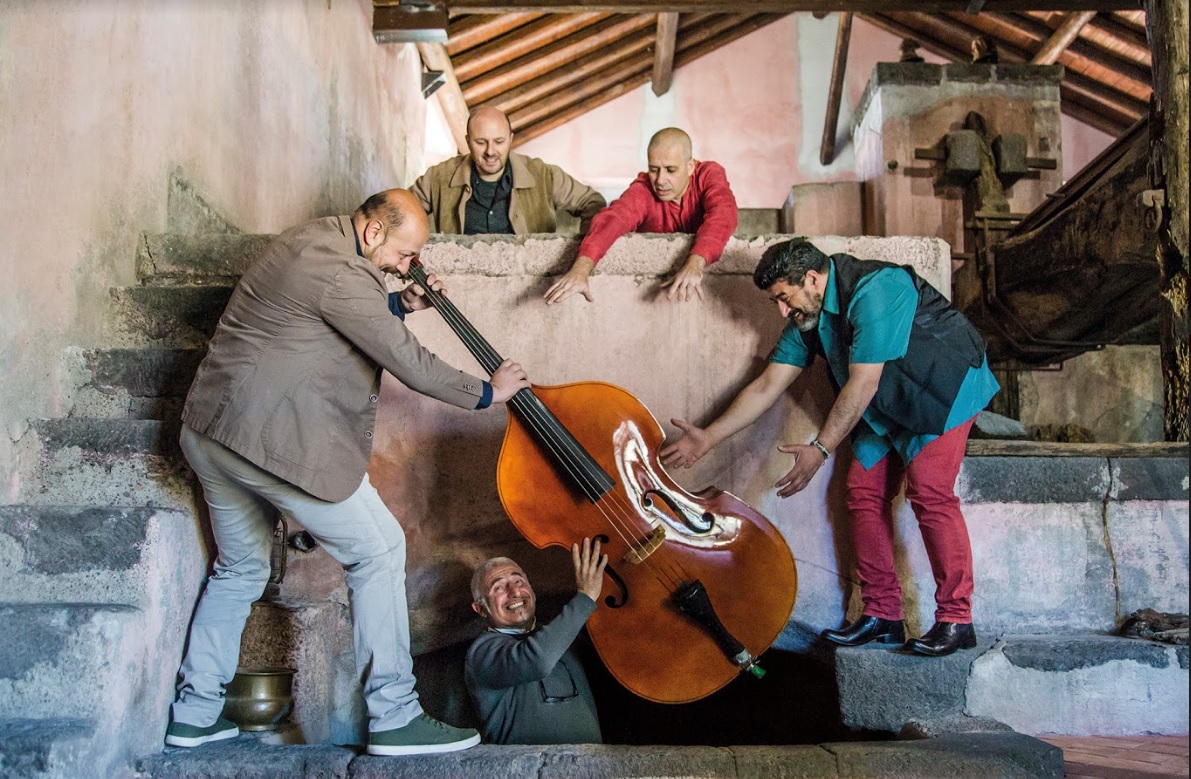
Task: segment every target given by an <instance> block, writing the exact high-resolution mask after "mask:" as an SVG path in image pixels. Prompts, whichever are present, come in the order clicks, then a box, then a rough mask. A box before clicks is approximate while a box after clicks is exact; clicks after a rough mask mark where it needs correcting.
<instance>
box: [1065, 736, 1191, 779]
mask: <svg viewBox="0 0 1191 779" xmlns="http://www.w3.org/2000/svg"><path fill="white" fill-rule="evenodd" d="M1041 738H1042V740H1043V741H1045V742H1047V743H1049V744H1053V745H1054V746H1056V747H1058V748H1059V749H1062V750H1063V765H1064V767H1065V768H1066V771H1067V779H1159V777H1182V776H1187V775H1188V770H1187V765H1188V737H1187V736H1042V737H1041Z"/></svg>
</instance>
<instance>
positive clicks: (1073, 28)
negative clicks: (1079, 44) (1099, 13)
mask: <svg viewBox="0 0 1191 779" xmlns="http://www.w3.org/2000/svg"><path fill="white" fill-rule="evenodd" d="M1095 18H1096V12H1095V11H1080V12H1079V13H1074V14H1067V18H1066V19H1064V20H1063V23H1062V24H1060V25H1059V29H1057V30H1055V32H1054V35H1052V36H1050V38H1049V39H1048V40H1047V41H1046V43H1044V44H1042V48H1041V49H1039V50H1038V53H1037V54H1035V55H1034V59H1033V60H1031V62H1033V63H1034V64H1035V65H1053V64H1055V63H1056V62H1058V61H1059V57H1060V56H1061V55H1062V53H1063V52H1064V51H1066V50H1067V47H1068V46H1070V45H1071V43H1072V42H1073V41H1074V40H1075V39H1076V38H1078V37H1079V31H1080V30H1082V29H1083V28H1084V27H1085V26H1086V25H1087V23H1088V22H1090V21H1092V20H1093V19H1095Z"/></svg>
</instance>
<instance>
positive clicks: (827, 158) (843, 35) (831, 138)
mask: <svg viewBox="0 0 1191 779" xmlns="http://www.w3.org/2000/svg"><path fill="white" fill-rule="evenodd" d="M851 39H852V14H851V13H842V14H840V15H839V30H838V31H837V32H836V34H835V59H834V60H833V61H832V63H831V84H830V86H829V87H828V93H827V115H826V117H825V119H824V121H823V140H822V142H821V143H820V145H819V162H820V163H821V164H823V165H824V166H826V165H830V164H831V163H832V162H834V161H835V136H836V134H837V133H838V132H839V106H840V100H841V98H842V97H843V92H844V69H845V68H846V67H847V64H848V43H849V41H851Z"/></svg>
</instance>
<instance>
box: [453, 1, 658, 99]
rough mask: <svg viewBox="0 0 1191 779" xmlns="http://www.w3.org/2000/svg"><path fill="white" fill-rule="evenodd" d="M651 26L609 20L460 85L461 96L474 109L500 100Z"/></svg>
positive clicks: (646, 21) (642, 20) (644, 18)
mask: <svg viewBox="0 0 1191 779" xmlns="http://www.w3.org/2000/svg"><path fill="white" fill-rule="evenodd" d="M651 26H653V17H652V16H648V15H641V16H629V17H619V16H612V17H609V18H608V19H605V20H604V21H602V22H600V23H599V24H595V25H592V26H591V27H587V28H585V29H583V30H581V31H580V32H577V33H575V34H573V35H570V36H568V37H566V38H563V39H561V40H557V41H555V42H554V43H551V44H550V45H548V46H546V47H544V48H542V49H539V50H537V51H535V52H534V53H533V54H530V55H528V56H525V57H521V58H519V59H516V60H514V61H512V62H509V63H507V64H505V65H502V66H501V67H499V68H496V69H495V70H492V71H490V72H488V73H483V74H481V75H479V76H477V77H476V78H474V79H473V80H471V81H469V82H467V83H465V84H464V85H463V94H464V96H465V97H466V98H467V100H468V102H469V103H473V104H476V105H478V104H479V103H482V102H486V101H489V100H493V99H494V98H499V97H500V96H501V95H503V94H504V93H506V92H509V91H511V90H513V89H515V88H517V87H518V86H521V85H522V84H526V83H528V82H530V81H532V80H534V79H536V78H538V77H540V76H543V75H545V74H547V73H550V72H552V71H554V70H556V69H558V68H569V67H570V66H571V63H572V61H573V60H575V59H577V58H580V57H583V56H586V55H588V54H590V53H591V52H598V51H604V52H608V51H615V50H616V49H618V48H620V47H621V46H623V45H624V44H625V41H626V40H628V39H631V38H632V36H633V35H634V34H635V33H637V32H638V31H641V30H645V29H647V28H649V27H651ZM502 110H503V109H502Z"/></svg>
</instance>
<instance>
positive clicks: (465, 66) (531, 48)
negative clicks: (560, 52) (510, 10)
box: [454, 13, 608, 83]
mask: <svg viewBox="0 0 1191 779" xmlns="http://www.w3.org/2000/svg"><path fill="white" fill-rule="evenodd" d="M607 18H608V15H607V14H602V13H583V14H570V15H563V16H546V17H543V18H542V19H539V20H537V21H535V22H530V23H529V24H527V25H526V26H525V27H521V28H519V29H517V30H516V31H514V33H513V34H511V35H507V36H502V37H500V38H496V39H494V40H492V41H489V42H488V43H486V44H484V45H483V46H480V47H479V48H478V49H473V50H471V51H469V52H464V53H463V54H460V55H459V56H458V57H455V58H454V62H455V75H457V76H458V77H459V81H460V83H466V82H467V81H469V80H470V79H473V78H475V77H476V76H479V75H481V74H482V73H486V72H488V71H489V70H492V69H493V68H496V67H499V66H501V65H504V64H505V63H507V62H512V61H513V60H515V59H517V58H518V57H522V56H525V55H526V54H530V53H532V52H535V51H537V50H538V49H540V48H542V47H544V46H548V45H550V44H551V43H554V42H555V41H558V40H561V39H562V38H565V37H567V36H568V35H571V34H573V33H576V32H578V31H579V30H582V29H585V28H587V27H591V26H592V25H593V24H596V23H598V22H600V21H603V20H604V19H607Z"/></svg>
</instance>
